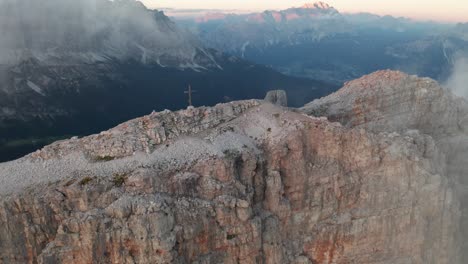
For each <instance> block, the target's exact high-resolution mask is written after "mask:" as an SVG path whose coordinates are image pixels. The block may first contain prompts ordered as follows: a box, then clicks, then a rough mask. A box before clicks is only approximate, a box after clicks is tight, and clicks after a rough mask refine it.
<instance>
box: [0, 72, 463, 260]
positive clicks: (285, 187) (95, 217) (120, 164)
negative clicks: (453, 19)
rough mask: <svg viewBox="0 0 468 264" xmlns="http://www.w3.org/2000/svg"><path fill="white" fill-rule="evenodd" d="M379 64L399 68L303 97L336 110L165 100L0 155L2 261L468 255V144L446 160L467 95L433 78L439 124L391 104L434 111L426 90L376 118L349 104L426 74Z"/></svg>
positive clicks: (384, 105)
mask: <svg viewBox="0 0 468 264" xmlns="http://www.w3.org/2000/svg"><path fill="white" fill-rule="evenodd" d="M377 74H383V76H384V77H385V76H386V75H385V74H388V76H389V77H388V80H387V79H382V81H381V82H377V81H376V82H375V83H371V84H369V86H368V87H364V88H362V89H361V86H360V85H359V82H363V83H369V82H370V81H371V80H372V78H373V77H376V76H377V75H375V76H370V77H369V76H368V77H366V78H367V80H366V79H365V78H364V79H361V80H360V81H356V83H354V84H355V86H354V87H355V88H353V91H350V88H349V87H350V86H349V85H350V84H348V85H347V86H346V87H345V88H344V89H343V90H342V91H340V92H338V93H337V94H334V95H331V96H330V97H327V98H324V99H322V100H320V101H315V102H314V103H312V104H311V105H309V106H307V107H306V108H304V109H303V110H304V111H306V112H307V113H319V114H320V116H322V115H326V116H329V119H330V121H329V120H328V119H327V118H325V117H313V116H308V115H306V114H304V113H301V112H300V111H293V110H289V109H286V108H282V107H278V106H275V105H272V104H270V103H267V102H263V101H255V100H252V101H240V102H234V103H229V104H222V105H218V106H215V107H213V108H196V109H188V110H183V111H179V112H167V111H166V112H161V113H153V114H151V115H148V116H145V117H142V118H139V119H135V120H132V121H129V122H127V123H125V124H122V125H120V126H118V127H116V128H114V129H111V130H109V131H108V132H104V133H101V134H100V135H95V136H90V137H86V138H82V139H71V140H68V141H62V142H58V143H55V144H52V145H51V146H48V147H46V148H44V149H43V150H41V151H39V152H36V153H33V154H31V155H28V156H26V157H24V158H22V159H19V160H17V161H13V162H9V163H4V164H0V186H1V187H0V197H1V198H0V262H1V263H388V264H390V263H421V264H422V263H424V264H425V263H462V262H461V261H462V260H463V254H462V250H463V247H462V246H460V245H461V242H460V241H461V239H462V238H461V236H460V230H461V227H463V226H464V222H463V221H464V220H463V219H464V214H465V213H464V209H463V208H464V207H463V205H464V203H463V201H462V200H461V196H460V193H461V192H460V189H458V188H457V187H456V183H457V182H459V181H460V180H462V179H463V177H461V174H462V173H464V167H463V166H461V167H456V165H454V164H458V162H462V161H463V158H461V157H458V159H454V160H452V162H448V157H450V155H451V153H452V152H449V151H448V150H447V149H446V148H445V147H446V146H453V145H450V144H449V143H446V144H442V143H441V142H443V141H444V140H446V139H447V137H444V135H449V134H450V135H452V136H454V135H457V136H458V137H460V138H461V137H463V135H465V134H464V133H465V132H463V131H464V130H463V124H464V123H463V122H464V121H463V120H464V119H463V113H464V112H463V111H464V110H463V109H464V108H463V107H464V106H466V105H465V104H464V102H463V101H461V100H459V99H457V98H454V97H451V96H450V95H448V94H447V93H445V92H444V91H442V90H441V88H440V87H438V86H434V87H432V86H430V87H428V88H426V89H427V93H426V95H427V96H429V95H431V94H432V93H433V92H436V91H438V92H439V94H440V96H438V97H437V99H438V100H439V99H440V100H448V101H447V102H448V103H449V105H447V107H446V108H443V107H442V108H439V106H440V105H439V104H438V103H437V101H435V102H433V108H432V109H433V113H432V112H431V113H430V114H431V115H432V116H433V118H434V120H432V121H433V122H432V124H434V131H436V132H435V134H434V136H433V135H432V134H430V133H429V132H431V131H430V130H426V129H429V126H430V124H426V123H418V122H416V123H415V124H417V125H418V126H416V127H412V126H410V125H409V124H413V122H409V121H408V122H407V123H404V122H402V121H401V120H400V119H401V118H402V117H400V116H399V115H396V114H395V112H392V111H390V110H391V109H393V108H398V109H399V110H400V112H401V113H403V112H404V111H406V110H405V108H404V107H403V106H410V105H413V104H410V101H411V100H414V102H413V103H414V104H416V105H417V107H415V108H414V109H412V111H416V110H419V109H425V108H424V107H422V106H421V105H422V104H424V102H426V101H427V100H429V99H427V97H425V96H423V95H421V96H420V97H417V96H415V97H409V98H407V97H406V96H405V97H403V98H405V99H408V100H405V101H402V102H401V103H399V102H398V100H400V99H398V95H397V94H394V95H393V96H394V97H390V96H386V97H385V98H386V99H385V98H384V99H382V100H380V99H377V97H372V98H376V101H372V102H370V103H372V104H371V105H373V106H374V108H375V109H381V110H382V112H380V113H379V114H381V115H379V117H381V118H384V119H388V120H387V121H383V120H381V119H378V118H377V119H376V120H377V121H378V122H377V121H375V123H373V122H374V121H373V119H372V118H371V117H373V116H374V115H376V112H373V113H367V114H366V113H365V112H362V111H361V112H359V111H357V112H353V110H354V108H351V110H350V111H351V112H347V111H348V110H349V109H348V108H346V107H338V105H339V103H336V106H335V103H334V102H335V100H336V101H342V103H344V104H345V106H346V105H348V104H349V106H355V105H356V104H357V105H358V106H359V105H360V104H362V105H367V104H365V103H364V102H363V101H362V100H367V97H365V96H363V97H361V99H359V96H361V95H366V94H376V95H377V94H380V95H384V94H385V91H386V89H392V90H395V91H396V90H397V89H398V88H397V86H398V85H397V83H395V85H394V86H393V85H391V82H390V81H389V80H393V79H394V78H396V77H397V76H401V78H402V79H405V80H413V77H409V76H406V75H403V74H399V73H394V72H384V73H377ZM415 80H419V81H420V84H421V87H426V86H427V85H426V81H429V80H425V79H415ZM385 82H387V83H388V84H385ZM376 84H380V85H376ZM406 88H407V89H410V90H415V91H408V93H409V94H413V93H415V94H419V91H418V89H419V88H418V87H416V86H408V87H406ZM361 90H362V91H364V90H366V92H362V94H360V91H361ZM439 90H440V91H439ZM340 93H347V96H343V97H341V96H340ZM444 96H445V97H444ZM334 98H335V99H334ZM349 98H356V102H352V103H351V102H348V101H346V100H350V99H349ZM391 98H393V99H392V100H390V99H391ZM430 98H432V97H430ZM434 103H436V104H434ZM391 104H393V105H394V106H393V108H392V107H390V106H391ZM399 104H401V106H399ZM420 104H421V105H420ZM317 109H318V110H320V112H317V111H318V110H317ZM453 109H457V111H455V110H453ZM369 110H370V109H369ZM385 111H390V112H387V113H388V115H386V112H385ZM446 111H449V112H448V113H445V112H446ZM400 112H398V113H400ZM442 112H444V113H445V114H444V113H442ZM330 113H333V114H330ZM426 114H428V113H426ZM355 115H361V117H356V116H355ZM367 115H369V116H368V117H367ZM401 115H402V116H404V115H403V114H401ZM414 115H416V116H418V117H420V118H423V117H425V115H424V114H422V113H420V115H417V114H416V113H414ZM447 116H448V117H450V118H451V119H450V120H438V118H445V117H447ZM392 118H396V119H398V120H393V121H392V120H391V119H392ZM436 119H437V120H436ZM350 120H352V122H351V121H350ZM355 120H364V121H365V122H364V121H359V122H357V121H355ZM405 120H413V119H412V118H408V119H405ZM424 120H429V119H424ZM334 121H340V123H341V124H340V123H338V122H334ZM385 122H388V123H385ZM405 124H407V126H408V127H407V128H405V127H403V125H405ZM453 124H459V126H458V129H456V128H453V127H451V126H452V125H453ZM387 125H388V128H389V130H392V131H386V127H385V126H387ZM398 126H400V127H398ZM384 128H385V129H384ZM393 128H395V129H393ZM379 129H382V131H379ZM435 135H437V136H435ZM447 140H448V139H447ZM444 142H445V141H444ZM462 146H463V145H462V144H460V145H459V147H460V148H462ZM459 151H461V149H459ZM465 161H466V160H465ZM453 175H459V176H460V177H452V176H453Z"/></svg>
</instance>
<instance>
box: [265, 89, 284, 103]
mask: <svg viewBox="0 0 468 264" xmlns="http://www.w3.org/2000/svg"><path fill="white" fill-rule="evenodd" d="M265 101H267V102H270V103H272V104H274V105H279V106H284V107H287V106H288V96H287V95H286V91H284V90H273V91H269V92H268V93H267V94H266V96H265Z"/></svg>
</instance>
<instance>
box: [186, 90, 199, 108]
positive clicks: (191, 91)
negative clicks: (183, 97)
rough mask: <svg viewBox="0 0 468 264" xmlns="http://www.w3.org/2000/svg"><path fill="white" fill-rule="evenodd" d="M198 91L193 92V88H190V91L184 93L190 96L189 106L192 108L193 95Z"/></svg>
mask: <svg viewBox="0 0 468 264" xmlns="http://www.w3.org/2000/svg"><path fill="white" fill-rule="evenodd" d="M196 92H197V91H195V90H192V86H191V85H189V86H188V90H187V91H184V93H185V94H188V104H189V106H192V93H196Z"/></svg>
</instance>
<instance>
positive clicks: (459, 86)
mask: <svg viewBox="0 0 468 264" xmlns="http://www.w3.org/2000/svg"><path fill="white" fill-rule="evenodd" d="M446 86H447V87H448V88H449V89H450V90H451V91H452V92H453V93H454V94H456V95H458V96H461V97H464V98H466V99H468V57H460V58H458V59H457V60H456V61H455V64H454V66H453V71H452V74H451V76H450V77H449V79H448V80H447V83H446Z"/></svg>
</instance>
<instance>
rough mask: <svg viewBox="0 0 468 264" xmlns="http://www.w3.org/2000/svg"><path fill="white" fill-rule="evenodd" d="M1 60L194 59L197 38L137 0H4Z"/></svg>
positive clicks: (1, 7) (0, 7)
mask: <svg viewBox="0 0 468 264" xmlns="http://www.w3.org/2000/svg"><path fill="white" fill-rule="evenodd" d="M0 35H1V37H0V64H2V63H3V64H9V63H15V62H17V61H18V60H21V59H22V58H23V57H24V56H32V55H33V56H34V57H36V58H39V59H47V58H49V59H50V58H53V57H54V56H57V54H60V56H69V57H74V56H75V57H76V56H77V54H79V56H86V57H88V58H92V59H96V58H97V57H96V56H95V55H96V54H100V55H104V56H112V57H119V58H121V57H132V58H134V57H135V56H139V57H140V58H141V59H142V60H146V59H148V58H159V57H160V56H168V57H171V56H176V57H178V58H184V57H185V58H186V59H190V57H192V56H194V53H195V52H194V43H193V42H190V41H187V40H190V38H189V37H188V35H187V34H186V32H185V31H182V30H180V29H179V28H177V27H176V25H175V24H173V23H172V22H171V21H170V20H168V19H167V17H165V16H164V15H163V14H162V13H160V12H158V11H152V10H148V9H146V8H145V7H144V5H143V4H142V3H140V2H138V1H135V0H114V1H109V0H0Z"/></svg>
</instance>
